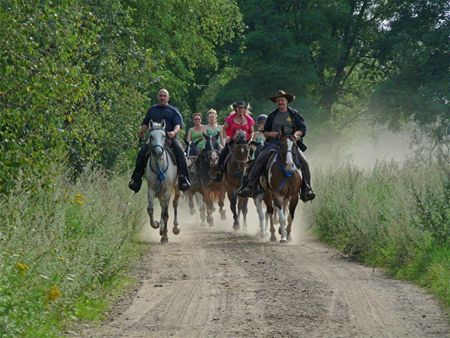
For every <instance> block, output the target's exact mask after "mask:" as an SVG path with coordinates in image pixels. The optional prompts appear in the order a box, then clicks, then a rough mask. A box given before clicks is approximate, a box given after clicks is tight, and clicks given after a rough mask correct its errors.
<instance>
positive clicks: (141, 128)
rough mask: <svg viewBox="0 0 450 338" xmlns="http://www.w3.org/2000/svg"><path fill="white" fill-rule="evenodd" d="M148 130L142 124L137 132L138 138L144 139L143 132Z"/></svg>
mask: <svg viewBox="0 0 450 338" xmlns="http://www.w3.org/2000/svg"><path fill="white" fill-rule="evenodd" d="M147 130H148V126H147V125H145V124H143V125H142V126H141V127H140V128H139V131H138V136H139V138H144V135H145V132H146V131H147Z"/></svg>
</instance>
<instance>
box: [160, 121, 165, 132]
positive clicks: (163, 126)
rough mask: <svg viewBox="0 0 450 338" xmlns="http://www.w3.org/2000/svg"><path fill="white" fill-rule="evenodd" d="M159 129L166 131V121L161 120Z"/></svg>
mask: <svg viewBox="0 0 450 338" xmlns="http://www.w3.org/2000/svg"><path fill="white" fill-rule="evenodd" d="M161 128H162V129H164V130H166V120H162V122H161Z"/></svg>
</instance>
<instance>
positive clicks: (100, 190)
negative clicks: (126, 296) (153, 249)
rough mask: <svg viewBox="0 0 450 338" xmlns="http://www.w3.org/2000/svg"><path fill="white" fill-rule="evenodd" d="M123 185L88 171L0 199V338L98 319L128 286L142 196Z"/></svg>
mask: <svg viewBox="0 0 450 338" xmlns="http://www.w3.org/2000/svg"><path fill="white" fill-rule="evenodd" d="M46 181H48V180H46ZM127 181H128V180H127V178H126V177H120V176H114V175H113V176H110V175H108V176H107V175H105V174H103V173H101V172H90V173H86V174H85V175H83V176H82V177H81V178H80V179H79V181H78V182H77V183H76V184H69V183H67V182H65V181H64V180H63V179H57V180H54V184H53V186H52V187H48V186H47V187H45V188H42V189H37V190H35V191H32V192H22V191H21V189H20V185H19V186H18V188H17V189H16V191H15V192H13V193H11V194H10V195H9V196H7V197H6V198H3V199H1V200H0V222H1V227H0V337H33V338H36V337H59V336H61V332H62V331H63V330H64V329H65V328H66V327H67V326H69V325H71V323H73V322H74V321H75V320H95V321H98V320H101V319H103V318H104V317H103V316H104V314H105V311H106V310H107V309H108V307H109V306H110V304H111V302H112V301H113V300H114V299H116V298H117V297H118V295H120V294H121V293H122V292H123V291H124V290H125V289H126V288H127V287H128V286H129V285H130V284H132V283H134V282H133V280H131V279H130V278H128V277H126V273H127V271H129V269H130V268H131V267H132V266H133V263H134V262H135V261H136V260H137V259H138V257H139V256H140V255H141V254H142V253H143V252H144V250H145V248H146V247H147V246H145V245H142V244H138V243H135V242H133V241H132V237H133V235H134V233H135V231H136V229H137V228H138V227H139V226H140V222H141V216H142V206H143V205H145V201H144V200H143V199H144V198H145V196H144V195H143V194H139V195H134V194H132V193H131V192H130V191H129V190H128V188H127Z"/></svg>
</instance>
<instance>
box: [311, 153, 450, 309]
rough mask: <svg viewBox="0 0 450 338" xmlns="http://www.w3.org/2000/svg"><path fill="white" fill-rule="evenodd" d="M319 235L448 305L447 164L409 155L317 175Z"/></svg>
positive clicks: (449, 222) (449, 229) (449, 219)
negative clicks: (408, 158)
mask: <svg viewBox="0 0 450 338" xmlns="http://www.w3.org/2000/svg"><path fill="white" fill-rule="evenodd" d="M316 175H317V176H316V177H319V179H318V182H317V183H316V189H317V191H319V192H320V193H319V194H318V200H317V203H315V204H314V215H315V225H316V230H317V232H318V234H319V236H320V237H321V238H322V239H323V240H325V241H326V242H328V243H331V244H333V245H335V246H336V247H337V248H339V249H340V250H342V251H343V252H344V253H346V254H348V255H351V256H352V257H355V258H356V259H358V260H361V261H363V262H365V263H368V264H373V265H377V266H381V267H384V268H386V269H387V271H388V272H389V273H391V274H392V275H393V276H395V277H399V278H405V279H410V280H414V281H417V282H418V283H420V284H421V285H424V286H426V287H429V288H431V289H432V290H433V292H435V293H436V294H438V295H439V296H440V297H441V299H442V300H443V302H444V303H445V304H446V305H450V294H449V293H448V285H449V283H450V273H449V271H450V259H449V257H450V256H449V254H448V253H449V249H448V248H449V247H450V185H449V182H450V171H449V167H448V164H447V163H443V162H439V161H431V162H430V161H426V160H424V159H420V158H416V159H415V160H414V161H412V162H410V163H407V164H405V165H404V166H399V165H397V164H395V163H385V162H380V163H378V164H377V165H375V166H374V167H373V168H372V169H371V170H370V171H364V170H361V169H358V168H356V167H354V166H352V165H350V164H349V165H347V166H342V167H339V168H337V169H330V170H328V171H324V172H321V173H318V174H316Z"/></svg>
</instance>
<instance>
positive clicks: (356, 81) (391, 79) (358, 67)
mask: <svg viewBox="0 0 450 338" xmlns="http://www.w3.org/2000/svg"><path fill="white" fill-rule="evenodd" d="M239 6H240V8H241V11H242V13H243V14H244V22H245V24H246V26H247V30H246V32H245V38H244V39H243V40H242V41H243V43H244V44H245V49H243V50H241V49H239V50H237V51H236V52H235V53H234V55H233V57H232V63H233V66H235V67H236V69H237V70H238V71H237V76H235V77H234V78H233V79H231V80H230V81H229V83H228V84H227V85H225V86H224V88H223V90H222V91H221V92H219V93H217V94H216V95H215V97H213V98H212V99H211V100H210V101H211V105H215V106H218V107H219V108H220V109H222V108H223V107H224V106H226V105H228V104H229V103H230V102H233V101H234V100H235V99H236V98H241V97H242V98H244V99H246V100H247V101H250V102H251V103H252V105H253V106H254V108H255V110H256V111H258V112H268V111H270V110H269V109H271V107H272V106H271V105H270V102H268V97H269V96H270V95H271V94H273V93H274V92H275V91H276V90H278V89H285V90H287V91H290V92H292V93H294V94H296V95H297V97H298V98H301V99H303V100H305V101H308V103H309V104H308V105H305V106H304V107H302V108H303V109H304V110H305V115H310V116H311V118H313V119H314V120H316V121H320V122H322V121H326V122H328V121H332V122H333V123H332V126H333V128H334V129H335V130H337V131H340V130H341V129H342V128H343V127H345V126H346V125H347V124H348V123H352V122H354V121H358V120H360V119H362V118H364V119H370V120H371V121H374V122H379V123H382V124H384V123H385V122H389V123H390V126H391V127H393V128H394V127H398V125H399V124H400V123H401V122H403V121H405V120H406V121H407V120H409V119H410V118H411V117H413V118H414V119H416V121H418V122H419V123H420V125H421V126H422V127H425V126H429V127H430V130H434V131H436V132H437V134H438V135H439V136H440V139H442V138H443V137H444V136H445V135H446V133H447V134H448V130H447V128H448V107H447V106H448V101H449V98H448V88H449V86H450V83H449V76H448V67H449V62H450V61H449V58H448V50H449V45H448V44H449V40H448V36H449V21H448V13H449V10H450V7H449V6H450V5H449V2H448V1H445V0H438V1H433V3H430V2H429V1H425V0H408V1H373V0H358V1H353V0H352V1H351V0H339V1H327V0H319V1H317V0H301V1H275V0H264V1H260V0H258V1H256V0H251V1H247V0H246V1H240V2H239ZM217 80H219V81H220V78H213V79H211V81H210V85H211V86H213V87H214V86H216V85H215V83H214V82H215V81H217ZM294 105H298V103H297V102H295V103H294ZM299 106H300V107H301V106H302V103H300V105H299ZM309 121H312V120H311V119H309ZM313 122H315V121H313Z"/></svg>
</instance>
